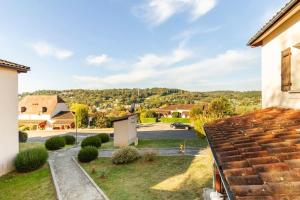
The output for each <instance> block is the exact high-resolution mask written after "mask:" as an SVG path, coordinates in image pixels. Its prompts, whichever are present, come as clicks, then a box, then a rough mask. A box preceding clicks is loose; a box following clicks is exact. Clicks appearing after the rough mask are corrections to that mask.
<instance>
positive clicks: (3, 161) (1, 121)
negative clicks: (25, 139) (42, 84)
mask: <svg viewBox="0 0 300 200" xmlns="http://www.w3.org/2000/svg"><path fill="white" fill-rule="evenodd" d="M28 70H30V68H29V67H26V66H23V65H19V64H16V63H12V62H8V61H5V60H0V93H1V96H0V137H1V138H0V176H1V175H3V174H6V173H7V172H9V171H11V170H12V169H13V160H14V158H15V156H16V155H17V153H18V152H19V140H18V127H17V122H18V113H17V108H18V74H19V73H26V72H27V71H28Z"/></svg>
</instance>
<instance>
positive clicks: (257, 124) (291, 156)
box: [205, 108, 300, 200]
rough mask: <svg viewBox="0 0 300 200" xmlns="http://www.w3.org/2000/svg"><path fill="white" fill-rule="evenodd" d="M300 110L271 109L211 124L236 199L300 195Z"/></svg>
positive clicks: (287, 199)
mask: <svg viewBox="0 0 300 200" xmlns="http://www.w3.org/2000/svg"><path fill="white" fill-rule="evenodd" d="M297 129H300V110H292V109H279V108H269V109H264V110H261V111H256V112H253V113H250V114H247V115H243V116H237V117H232V118H228V119H224V120H219V121H217V122H214V123H212V124H209V125H207V126H206V127H205V132H206V134H207V139H208V141H209V144H210V147H211V149H212V152H213V155H214V157H215V161H216V164H217V166H218V168H219V172H220V175H221V177H222V182H223V185H224V186H225V189H226V191H227V194H228V195H229V197H230V198H231V199H237V200H246V199H247V200H252V199H253V200H254V199H255V200H260V199H264V200H279V199H280V200H281V199H284V200H292V199H293V200H295V199H296V200H297V199H300V133H299V132H298V131H297Z"/></svg>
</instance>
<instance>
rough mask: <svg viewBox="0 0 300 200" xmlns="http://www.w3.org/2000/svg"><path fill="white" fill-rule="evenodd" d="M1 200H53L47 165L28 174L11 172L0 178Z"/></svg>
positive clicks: (53, 194)
mask: <svg viewBox="0 0 300 200" xmlns="http://www.w3.org/2000/svg"><path fill="white" fill-rule="evenodd" d="M0 191H1V192H0V199H1V200H40V199H43V200H55V199H56V194H55V190H54V186H53V184H52V180H51V175H50V169H49V168H48V166H47V165H45V166H44V167H42V168H41V169H39V170H37V171H34V172H30V173H24V174H22V173H17V172H12V173H10V174H8V175H5V176H2V177H0Z"/></svg>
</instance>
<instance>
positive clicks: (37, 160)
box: [14, 148, 48, 172]
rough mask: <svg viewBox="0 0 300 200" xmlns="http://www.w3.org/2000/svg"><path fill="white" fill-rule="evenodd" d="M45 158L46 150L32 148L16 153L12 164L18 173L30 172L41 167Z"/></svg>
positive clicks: (46, 156) (46, 155)
mask: <svg viewBox="0 0 300 200" xmlns="http://www.w3.org/2000/svg"><path fill="white" fill-rule="evenodd" d="M47 158H48V152H47V151H46V149H44V148H32V149H28V150H25V151H22V152H20V153H18V155H17V157H16V159H15V162H14V164H15V167H16V170H17V171H18V172H30V171H34V170H36V169H38V168H39V167H41V166H43V165H44V164H45V163H46V161H47Z"/></svg>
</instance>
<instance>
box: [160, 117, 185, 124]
mask: <svg viewBox="0 0 300 200" xmlns="http://www.w3.org/2000/svg"><path fill="white" fill-rule="evenodd" d="M160 121H161V122H163V123H174V122H181V123H190V119H187V118H164V117H162V118H160Z"/></svg>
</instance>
